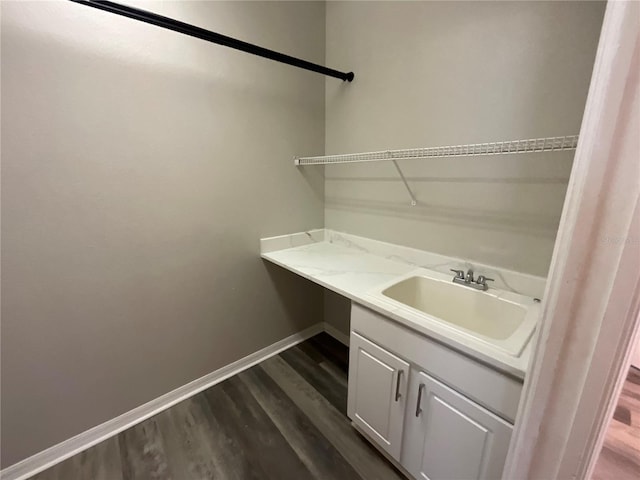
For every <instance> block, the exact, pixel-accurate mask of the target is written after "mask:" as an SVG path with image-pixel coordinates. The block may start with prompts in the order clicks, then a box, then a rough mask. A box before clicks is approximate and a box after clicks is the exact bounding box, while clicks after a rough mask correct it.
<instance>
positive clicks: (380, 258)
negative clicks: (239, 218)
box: [261, 229, 545, 378]
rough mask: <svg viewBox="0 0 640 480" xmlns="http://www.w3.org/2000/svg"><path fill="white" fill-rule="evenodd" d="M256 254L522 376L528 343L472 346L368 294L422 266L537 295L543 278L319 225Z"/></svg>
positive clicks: (264, 244) (265, 243)
mask: <svg viewBox="0 0 640 480" xmlns="http://www.w3.org/2000/svg"><path fill="white" fill-rule="evenodd" d="M261 256H262V258H263V259H265V260H267V261H269V262H272V263H275V264H276V265H279V266H281V267H283V268H285V269H287V270H290V271H292V272H294V273H296V274H298V275H300V276H302V277H304V278H306V279H308V280H311V281H313V282H315V283H318V284H320V285H322V286H323V287H326V288H328V289H330V290H332V291H334V292H337V293H339V294H341V295H343V296H345V297H347V298H349V299H351V300H352V301H355V302H357V303H359V304H362V305H364V306H367V307H369V308H371V309H373V310H375V311H377V312H379V313H381V314H383V315H386V316H387V317H390V318H392V319H395V320H397V321H398V322H399V323H402V324H404V325H405V326H407V327H409V328H412V329H414V330H417V331H419V332H420V333H423V334H425V335H427V336H429V337H430V338H433V339H435V340H438V341H440V342H441V343H444V344H447V345H448V346H450V347H452V348H454V349H456V350H459V351H461V352H462V353H464V354H466V355H468V356H472V357H473V358H475V359H477V360H480V361H482V362H484V363H487V364H489V365H491V366H493V367H495V368H497V369H499V370H502V371H505V372H507V373H509V374H511V375H514V376H517V377H519V378H523V377H524V374H525V372H526V368H527V365H528V361H529V357H530V353H531V344H532V342H531V341H529V342H528V345H527V346H526V348H525V349H524V351H523V353H522V354H521V355H520V356H519V357H513V356H510V355H506V354H503V353H500V352H495V351H492V349H490V348H482V347H480V348H478V346H477V345H474V342H467V341H465V340H464V337H461V336H456V335H449V334H447V333H446V329H439V328H437V326H435V328H434V325H431V326H430V325H429V324H428V323H424V322H412V321H411V320H409V319H407V318H406V316H403V315H402V314H401V313H399V312H397V311H395V310H394V309H393V308H389V305H388V304H385V302H381V301H378V300H377V299H376V297H375V296H374V295H371V293H370V292H371V291H372V290H373V289H375V288H376V287H380V286H381V285H384V284H387V283H389V282H391V281H393V280H394V279H400V278H401V277H403V276H406V275H407V274H409V273H411V272H415V274H420V273H421V272H420V271H421V270H422V271H427V270H428V271H430V272H432V273H433V272H438V271H439V272H440V273H444V272H446V273H447V274H449V268H461V269H466V268H472V267H475V268H476V271H478V272H487V273H490V274H491V276H494V278H496V280H497V281H496V284H498V285H499V286H502V287H503V288H504V289H505V291H511V292H515V293H518V294H521V295H526V296H529V297H533V296H537V295H540V296H541V293H540V292H542V291H543V289H544V282H545V279H543V278H540V277H533V276H529V275H524V274H520V273H517V272H510V271H508V270H501V269H495V267H488V266H482V265H480V266H478V264H474V265H470V264H469V263H468V262H465V261H463V260H460V259H455V258H451V257H445V256H441V255H437V254H433V253H430V252H423V251H419V250H414V249H410V248H407V247H402V246H398V245H392V244H387V243H384V242H378V241H375V240H371V239H367V238H363V237H356V236H353V235H349V234H344V233H338V232H334V231H331V230H324V229H321V230H312V231H308V232H301V233H296V234H292V235H283V236H279V237H271V238H266V239H262V240H261ZM496 273H497V275H496ZM516 287H517V288H519V290H518V289H516Z"/></svg>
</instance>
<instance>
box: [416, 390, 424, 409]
mask: <svg viewBox="0 0 640 480" xmlns="http://www.w3.org/2000/svg"><path fill="white" fill-rule="evenodd" d="M423 390H424V383H421V384H420V386H419V387H418V403H417V405H416V417H419V416H420V414H421V413H422V409H421V408H420V404H421V403H422V391H423Z"/></svg>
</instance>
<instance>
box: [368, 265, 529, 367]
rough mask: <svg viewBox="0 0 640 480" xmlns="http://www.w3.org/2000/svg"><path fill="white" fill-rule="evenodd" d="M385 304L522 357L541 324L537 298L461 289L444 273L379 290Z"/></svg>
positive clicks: (400, 312) (412, 279)
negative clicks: (537, 324)
mask: <svg viewBox="0 0 640 480" xmlns="http://www.w3.org/2000/svg"><path fill="white" fill-rule="evenodd" d="M377 293H378V295H379V296H382V298H383V299H384V301H385V302H387V303H390V304H392V305H393V306H395V307H396V308H397V309H398V312H397V313H398V314H402V311H405V312H406V313H407V314H410V315H411V316H412V317H413V318H414V319H415V318H419V319H420V318H422V319H424V320H427V321H431V322H434V321H435V322H438V323H439V324H440V325H441V326H443V327H445V328H448V329H451V330H454V331H456V332H458V333H462V334H464V335H466V336H467V337H470V338H472V339H474V340H478V341H480V342H482V343H485V344H489V345H491V346H492V347H495V348H498V349H499V350H501V351H503V352H505V353H507V354H509V355H511V356H519V355H520V353H521V352H522V350H523V349H524V347H525V346H526V344H527V342H528V340H529V338H530V337H531V334H532V333H533V331H534V330H535V326H536V322H537V312H538V305H537V304H536V303H535V302H534V301H533V299H532V298H529V297H525V296H523V295H518V294H515V293H510V292H504V291H501V290H495V289H489V290H487V291H486V292H483V291H480V290H474V289H472V288H469V287H465V286H462V285H457V284H455V283H453V282H452V281H451V278H448V277H446V276H444V275H442V274H438V273H436V272H433V275H412V276H409V277H407V278H404V279H402V280H400V281H397V282H396V283H394V284H392V285H387V286H385V287H383V288H382V289H379V290H378V292H377Z"/></svg>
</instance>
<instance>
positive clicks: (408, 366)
mask: <svg viewBox="0 0 640 480" xmlns="http://www.w3.org/2000/svg"><path fill="white" fill-rule="evenodd" d="M351 328H352V331H351V337H350V339H351V340H350V341H351V345H350V347H351V349H350V353H349V355H350V356H349V399H348V409H347V413H348V415H349V417H350V418H351V420H352V421H353V423H354V424H355V425H356V426H357V427H358V429H359V430H361V431H362V432H363V433H364V434H365V435H366V436H367V437H368V438H369V439H370V440H371V441H372V442H374V443H375V444H377V445H378V447H379V448H380V449H382V450H383V451H384V452H386V453H387V454H388V455H389V456H390V457H391V458H393V459H394V460H395V461H396V462H397V464H398V465H399V466H400V467H402V469H403V470H404V471H405V473H406V472H408V473H409V474H410V475H411V476H413V477H414V478H415V479H417V480H480V479H482V480H493V479H500V477H501V475H502V470H503V467H504V462H505V459H506V455H507V451H508V449H509V441H510V439H511V433H512V430H513V425H512V422H513V419H514V418H515V412H516V410H517V406H518V402H519V399H520V392H521V389H522V383H521V382H520V381H518V380H517V379H514V378H512V377H510V376H508V375H505V374H503V373H501V372H498V371H496V370H493V369H491V368H489V367H487V366H486V365H484V364H482V363H479V362H476V361H475V360H473V359H471V358H468V357H465V356H463V355H462V354H459V353H457V352H455V351H453V350H451V349H449V348H446V347H444V346H443V345H442V344H438V343H435V342H433V341H432V340H430V339H429V338H427V337H424V336H422V335H420V334H418V333H417V332H413V331H410V330H408V329H406V328H404V327H402V326H399V325H398V324H397V323H395V322H394V321H393V320H390V319H387V318H386V317H384V316H382V315H380V314H378V313H375V312H373V311H371V310H368V309H366V308H364V307H361V306H359V305H356V304H354V305H353V307H352V315H351Z"/></svg>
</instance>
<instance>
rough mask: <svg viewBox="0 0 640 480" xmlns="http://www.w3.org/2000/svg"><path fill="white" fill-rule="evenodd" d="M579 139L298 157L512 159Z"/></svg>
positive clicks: (572, 145)
mask: <svg viewBox="0 0 640 480" xmlns="http://www.w3.org/2000/svg"><path fill="white" fill-rule="evenodd" d="M577 145H578V135H566V136H564V137H546V138H531V139H528V140H508V141H504V142H488V143H472V144H468V145H448V146H443V147H424V148H409V149H404V150H383V151H380V152H367V153H349V154H344V155H325V156H319V157H296V158H295V160H294V163H295V164H296V165H330V164H337V163H358V162H382V161H395V160H408V159H420V158H442V157H471V156H479V155H508V154H514V153H540V152H557V151H563V150H575V149H576V146H577Z"/></svg>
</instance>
